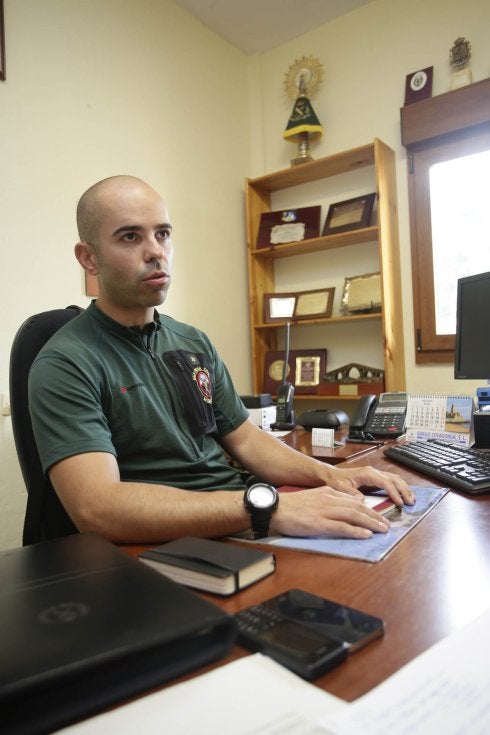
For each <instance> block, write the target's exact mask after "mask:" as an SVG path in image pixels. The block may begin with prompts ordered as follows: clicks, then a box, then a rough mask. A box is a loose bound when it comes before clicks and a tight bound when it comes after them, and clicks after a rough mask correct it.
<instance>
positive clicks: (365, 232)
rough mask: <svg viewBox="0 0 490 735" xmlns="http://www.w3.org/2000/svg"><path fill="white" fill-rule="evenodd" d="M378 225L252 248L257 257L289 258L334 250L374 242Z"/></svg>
mask: <svg viewBox="0 0 490 735" xmlns="http://www.w3.org/2000/svg"><path fill="white" fill-rule="evenodd" d="M378 236H379V233H378V227H377V225H373V226H371V227H362V228H361V229H359V230H351V231H349V232H339V233H337V234H336V235H325V236H323V237H315V238H313V239H311V240H301V241H300V242H287V243H284V244H283V245H271V247H269V248H260V249H258V250H252V255H253V256H254V257H255V258H266V259H271V258H288V257H290V256H292V255H305V254H306V253H316V252H319V251H322V250H334V249H335V248H343V247H347V246H349V245H360V244H362V243H365V242H373V241H375V240H377V239H378Z"/></svg>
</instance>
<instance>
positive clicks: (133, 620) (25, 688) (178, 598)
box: [0, 534, 235, 735]
mask: <svg viewBox="0 0 490 735" xmlns="http://www.w3.org/2000/svg"><path fill="white" fill-rule="evenodd" d="M0 630H1V633H0V647H1V653H0V731H1V732H2V735H35V734H37V733H48V732H51V731H53V730H55V729H58V728H59V727H62V726H64V725H67V724H69V723H70V722H73V721H75V720H78V719H82V718H84V717H86V716H88V715H90V714H93V713H95V712H97V711H100V710H101V709H103V708H106V707H108V706H110V705H112V704H114V703H116V702H119V701H121V700H124V699H126V698H128V697H130V696H133V695H135V694H137V693H139V692H143V691H145V690H148V689H149V688H151V687H154V686H157V685H159V684H162V683H163V682H166V681H168V680H169V679H172V678H174V677H176V676H180V675H182V674H185V673H186V672H189V671H191V670H193V669H196V668H198V667H200V666H202V665H204V664H206V663H208V662H209V661H212V660H214V659H216V658H218V657H220V656H223V655H224V654H225V653H227V651H228V650H229V649H230V648H231V646H232V644H233V642H234V640H235V622H234V619H233V618H232V616H230V615H228V614H227V613H225V612H223V611H222V610H220V609H219V608H218V607H217V606H215V605H212V604H211V603H208V602H206V601H205V600H204V599H202V598H200V597H199V596H198V595H197V594H195V593H194V592H192V591H190V590H188V589H186V588H185V587H183V586H181V585H179V584H177V583H175V582H172V581H171V580H170V579H168V578H166V577H165V576H163V575H162V574H159V573H158V572H156V571H154V570H153V569H151V568H150V567H148V566H147V565H145V564H143V563H142V562H140V561H138V560H136V559H133V558H131V557H130V556H128V555H127V554H125V553H124V552H123V551H121V550H119V549H117V548H116V547H115V546H114V545H112V544H111V543H109V542H107V541H105V540H103V539H101V538H99V537H98V536H96V535H95V534H77V535H73V536H67V537H65V538H61V539H56V540H54V541H47V542H42V543H40V544H34V545H32V546H26V547H20V548H16V549H12V550H7V551H2V552H0Z"/></svg>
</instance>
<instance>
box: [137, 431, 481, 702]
mask: <svg viewBox="0 0 490 735" xmlns="http://www.w3.org/2000/svg"><path fill="white" fill-rule="evenodd" d="M295 440H298V441H306V442H307V441H308V437H304V436H303V437H300V436H296V437H295ZM365 464H370V465H372V466H374V467H377V468H379V469H382V470H385V471H393V472H398V473H399V474H401V475H402V476H403V477H404V478H405V479H406V480H407V481H408V483H409V484H410V485H426V486H428V485H435V484H437V483H435V482H434V481H433V480H431V479H428V478H426V477H424V476H422V475H419V474H417V473H414V472H412V471H410V470H408V469H405V468H401V467H400V466H399V465H395V464H394V463H392V462H390V461H388V460H387V459H385V458H384V456H383V451H382V448H380V449H375V450H373V451H372V452H370V453H369V454H366V455H362V456H360V457H358V458H357V459H352V460H348V465H349V466H356V465H357V466H362V465H365ZM126 548H127V551H128V552H129V553H131V554H133V555H136V554H137V553H138V551H140V550H141V547H126ZM274 553H275V554H276V559H277V569H276V572H275V573H274V574H273V575H271V576H270V577H268V578H266V579H264V580H261V581H260V582H257V583H256V584H254V585H252V586H251V587H249V588H248V589H246V590H243V591H242V592H240V593H238V594H237V595H234V596H232V597H230V598H224V599H222V598H218V597H216V596H214V595H203V596H204V597H206V599H208V600H210V601H212V602H214V603H215V604H218V605H219V606H220V607H222V608H224V609H225V610H227V611H228V612H230V613H235V612H237V611H239V610H241V609H242V608H244V607H248V606H249V605H252V604H255V603H257V602H261V601H262V600H264V599H267V598H269V597H272V596H274V595H276V594H278V593H280V592H283V591H285V590H287V589H290V588H292V587H299V588H302V589H305V590H307V591H309V592H313V593H315V594H318V595H322V596H324V597H329V598H331V599H333V600H336V601H338V602H341V603H345V604H347V605H351V606H353V607H358V608H360V609H362V610H365V611H366V612H369V613H372V614H373V615H378V616H379V617H381V618H383V619H384V621H385V626H386V633H385V635H384V636H383V638H381V639H379V640H377V641H374V642H373V643H370V644H369V645H368V646H366V647H365V648H364V649H362V650H360V651H358V652H357V653H355V654H353V655H352V656H351V657H350V658H349V659H348V660H347V661H346V662H345V663H342V664H341V665H340V666H338V667H337V668H335V669H334V670H333V671H331V672H329V673H327V674H325V675H324V676H322V677H320V678H319V679H317V680H316V681H315V684H316V685H317V686H319V687H321V688H322V689H325V690H326V691H328V692H330V693H332V694H335V695H337V696H339V697H342V698H343V699H345V700H348V701H352V700H353V699H356V698H357V697H359V696H360V695H362V694H364V693H366V692H368V691H369V690H370V689H371V688H372V687H374V686H376V685H377V684H379V683H381V682H382V681H383V680H384V679H386V678H387V677H388V676H390V675H391V674H393V673H394V672H395V671H396V670H397V669H399V668H400V667H401V666H403V665H404V664H405V663H407V662H408V661H410V660H411V659H412V658H414V657H415V656H416V655H417V654H419V653H421V652H422V651H424V650H425V649H427V648H428V647H429V646H431V645H432V644H433V643H435V642H436V641H438V640H440V639H441V638H443V637H445V636H447V635H449V634H450V633H451V632H453V631H455V630H457V629H459V628H461V627H462V626H464V625H465V624H466V623H468V622H469V621H471V620H472V619H473V618H475V617H476V616H477V615H479V614H480V613H481V612H483V611H484V610H485V609H487V608H488V607H490V496H487V497H483V496H480V497H469V496H465V495H463V494H461V493H458V492H456V491H451V492H450V493H448V494H447V495H446V496H445V497H444V498H443V499H442V500H441V501H440V503H439V504H438V505H437V506H436V507H435V508H434V509H433V510H432V511H431V512H430V513H429V514H428V515H427V516H426V517H425V518H424V519H423V521H422V522H421V523H419V524H418V525H417V526H416V527H415V528H414V529H413V530H412V531H410V533H409V534H408V535H407V536H406V537H405V538H404V539H403V540H402V541H401V542H400V544H398V546H396V547H395V549H394V550H393V551H392V552H391V553H390V554H389V555H388V556H387V557H386V558H385V559H383V560H382V561H381V562H379V563H377V564H372V563H368V562H361V561H350V560H347V559H338V558H334V557H329V556H324V555H319V554H318V555H317V554H310V553H307V552H301V551H291V550H288V549H274ZM246 653H247V652H246V651H244V650H243V649H242V648H240V647H238V646H235V647H234V648H233V650H232V652H231V654H230V656H228V657H227V658H226V659H221V660H220V661H218V662H216V664H214V665H213V666H210V667H207V669H209V668H214V667H215V666H218V665H221V664H222V663H225V662H227V661H229V660H232V659H234V658H237V657H239V656H243V655H246ZM207 669H201V670H199V671H196V672H195V674H199V673H202V672H203V671H205V670H207ZM187 678H188V677H187ZM170 683H175V682H170Z"/></svg>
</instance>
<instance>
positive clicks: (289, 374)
mask: <svg viewBox="0 0 490 735" xmlns="http://www.w3.org/2000/svg"><path fill="white" fill-rule="evenodd" d="M326 363H327V350H325V349H318V348H316V347H312V348H311V349H309V350H290V351H289V357H288V364H287V368H286V380H287V381H288V382H289V383H292V385H294V390H295V393H297V394H298V395H302V394H308V393H316V390H317V386H318V385H319V384H320V380H322V379H323V375H324V373H325V368H326ZM283 372H284V352H283V351H282V350H274V351H271V352H266V353H265V376H264V392H265V393H271V394H276V393H277V389H278V388H279V386H280V385H281V383H282V379H283Z"/></svg>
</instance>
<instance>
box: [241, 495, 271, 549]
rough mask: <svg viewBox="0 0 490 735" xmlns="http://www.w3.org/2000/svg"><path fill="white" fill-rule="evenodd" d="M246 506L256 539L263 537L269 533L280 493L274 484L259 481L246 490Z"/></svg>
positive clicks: (244, 500) (244, 499)
mask: <svg viewBox="0 0 490 735" xmlns="http://www.w3.org/2000/svg"><path fill="white" fill-rule="evenodd" d="M243 502H244V503H245V508H246V509H247V512H248V513H249V514H250V522H251V523H250V525H251V528H252V532H253V535H254V539H258V538H263V537H264V536H267V535H268V533H269V523H270V521H271V518H272V514H273V513H274V511H275V510H276V508H277V506H278V505H279V493H278V492H277V490H276V488H275V487H272V485H266V484H265V483H264V482H257V483H255V485H251V486H250V487H249V488H247V490H246V491H245V495H244V496H243Z"/></svg>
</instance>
